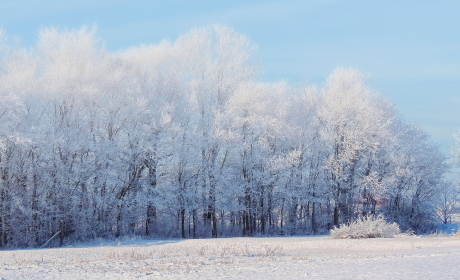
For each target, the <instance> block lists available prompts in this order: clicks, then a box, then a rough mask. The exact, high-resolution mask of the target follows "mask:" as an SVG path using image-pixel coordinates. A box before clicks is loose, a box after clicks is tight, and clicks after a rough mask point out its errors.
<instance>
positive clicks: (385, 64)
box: [0, 0, 460, 153]
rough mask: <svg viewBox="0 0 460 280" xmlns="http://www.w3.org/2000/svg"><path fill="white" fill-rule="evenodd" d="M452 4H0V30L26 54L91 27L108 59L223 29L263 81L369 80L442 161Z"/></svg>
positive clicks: (454, 121) (455, 24) (457, 122)
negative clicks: (252, 48) (244, 46)
mask: <svg viewBox="0 0 460 280" xmlns="http://www.w3.org/2000/svg"><path fill="white" fill-rule="evenodd" d="M459 11H460V1H457V0H455V1H454V0H451V1H449V0H440V1H420V0H419V1H412V0H406V1H392V0H389V1H370V0H367V1H366V0H348V1H345V0H343V1H341V0H321V1H319V0H318V1H308V0H304V1H300V0H284V1H257V0H256V1H165V0H163V1H143V0H137V1H136V0H132V1H127V0H126V1H121V0H119V1H117V0H114V1H105V0H102V1H97V0H92V1H90V0H79V1H61V0H42V1H35V0H2V1H0V26H2V27H3V30H4V31H5V33H6V35H7V36H8V37H10V39H11V38H12V37H13V36H18V37H19V38H21V40H22V45H24V46H27V47H31V46H33V45H34V44H35V42H36V41H37V39H38V32H39V30H40V29H41V28H42V27H51V26H59V27H61V28H68V29H74V28H80V27H81V26H82V25H84V24H87V25H88V26H90V27H91V26H92V25H93V24H96V25H97V27H98V31H97V33H96V34H97V36H98V37H99V38H100V39H101V41H103V42H105V44H106V48H107V49H108V50H109V51H116V50H120V49H125V48H128V47H130V46H137V45H140V44H142V43H143V44H151V43H152V44H157V43H159V42H160V41H161V40H163V39H169V40H171V41H175V39H176V38H177V37H178V36H179V35H180V34H181V33H182V34H184V33H187V32H189V31H190V29H192V28H193V27H202V26H206V25H211V24H215V23H219V24H225V25H228V26H230V27H233V28H234V29H235V30H236V31H237V32H239V33H243V34H245V35H246V36H248V37H249V39H250V40H251V42H252V43H254V44H256V45H257V46H258V48H259V53H260V55H261V58H262V62H261V68H262V70H264V72H265V74H264V76H263V77H262V80H263V81H269V82H271V81H278V80H281V79H284V80H287V81H289V82H290V83H292V84H300V83H305V82H307V83H315V84H318V85H319V86H320V85H322V84H323V83H324V82H325V80H326V78H327V77H328V76H329V75H330V74H331V72H332V71H333V70H334V69H335V68H336V67H337V66H344V67H353V68H356V69H357V70H359V71H361V72H362V73H363V74H366V75H369V81H368V82H369V84H370V86H371V88H373V89H374V90H375V91H377V92H380V93H381V94H383V95H385V96H387V97H388V98H389V99H390V100H391V101H393V102H394V103H395V104H396V105H397V107H398V109H399V111H400V112H401V113H402V114H403V115H404V116H405V118H406V119H407V120H408V121H411V122H417V123H418V124H419V125H420V126H422V127H423V128H424V129H425V130H426V131H428V132H429V133H430V134H431V135H432V136H433V139H434V140H435V141H437V142H439V143H441V145H442V149H443V151H444V152H446V153H448V152H449V149H450V147H451V146H452V145H453V142H454V140H453V137H452V133H454V132H455V131H457V128H458V127H459V126H460V108H459V107H460V106H459V105H460V36H459V35H460V29H459V28H460V17H459V16H458V13H459Z"/></svg>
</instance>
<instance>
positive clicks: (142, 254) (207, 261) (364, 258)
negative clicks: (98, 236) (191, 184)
mask: <svg viewBox="0 0 460 280" xmlns="http://www.w3.org/2000/svg"><path fill="white" fill-rule="evenodd" d="M371 278H372V279H460V238H458V237H453V236H446V235H445V236H436V237H434V236H431V237H430V236H425V237H416V236H406V237H397V238H391V239H390V238H389V239H360V240H351V239H346V240H338V239H332V238H330V237H328V236H322V237H278V238H228V239H207V240H153V241H152V240H150V241H148V240H123V241H121V242H118V243H115V244H108V243H107V242H106V243H104V242H101V244H97V245H96V244H92V245H85V246H73V247H65V248H60V249H40V250H38V249H37V250H12V251H0V279H8V280H10V279H264V280H266V279H371Z"/></svg>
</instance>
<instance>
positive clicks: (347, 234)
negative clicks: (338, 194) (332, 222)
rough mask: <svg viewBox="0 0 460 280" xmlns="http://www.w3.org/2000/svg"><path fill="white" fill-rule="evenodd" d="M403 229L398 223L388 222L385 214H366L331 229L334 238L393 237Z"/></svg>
mask: <svg viewBox="0 0 460 280" xmlns="http://www.w3.org/2000/svg"><path fill="white" fill-rule="evenodd" d="M400 232H401V231H400V229H399V225H398V224H397V223H388V222H386V221H385V219H384V217H383V215H378V216H377V217H376V216H374V215H372V216H365V217H361V218H359V219H358V220H356V221H354V222H352V223H350V224H348V225H347V224H341V225H340V227H338V228H337V227H334V228H333V229H331V236H332V237H333V238H341V239H343V238H378V237H384V238H392V237H394V236H395V235H396V234H399V233H400Z"/></svg>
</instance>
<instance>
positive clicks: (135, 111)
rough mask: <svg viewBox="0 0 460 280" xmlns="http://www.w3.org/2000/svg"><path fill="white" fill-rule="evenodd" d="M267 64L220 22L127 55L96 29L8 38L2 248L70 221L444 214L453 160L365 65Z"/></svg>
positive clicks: (164, 223) (293, 223) (123, 230)
mask: <svg viewBox="0 0 460 280" xmlns="http://www.w3.org/2000/svg"><path fill="white" fill-rule="evenodd" d="M0 34H1V33H0ZM259 60H260V59H259V57H258V55H257V48H256V46H254V45H253V44H251V43H250V41H249V40H248V38H247V37H245V36H243V35H241V34H238V33H236V32H234V31H233V30H232V29H231V28H229V27H225V26H219V25H215V26H211V27H206V28H202V29H193V30H192V31H191V32H189V33H188V34H185V35H181V36H180V37H179V38H178V39H177V40H176V41H175V42H174V43H171V42H169V41H163V42H161V43H160V44H158V45H142V46H140V47H132V48H129V49H127V50H123V51H119V52H108V51H107V50H105V48H104V46H103V44H101V43H100V42H99V41H98V40H97V38H96V37H95V29H94V28H93V29H88V28H87V27H82V28H81V29H79V30H59V29H56V28H45V29H42V30H41V31H40V33H39V39H38V41H37V44H36V46H34V47H33V48H31V49H25V48H23V47H21V46H19V45H18V44H17V43H14V42H13V43H10V42H9V40H6V37H5V36H4V35H3V36H0V96H1V98H0V247H1V248H6V247H36V246H39V245H41V244H43V243H44V242H45V241H46V240H47V239H49V238H50V237H51V236H52V235H53V234H55V233H56V232H57V231H58V230H59V225H60V221H61V220H62V221H64V222H65V229H66V232H65V236H66V239H67V240H68V241H78V240H82V241H84V240H90V239H94V238H98V237H102V238H113V237H120V236H126V235H141V236H152V237H182V238H206V237H224V236H258V235H300V234H320V233H325V232H327V231H328V230H329V229H331V228H332V227H333V226H337V225H339V224H340V223H346V222H351V221H353V220H355V219H356V218H358V217H360V216H363V215H369V214H380V213H382V214H384V215H385V217H386V218H387V219H388V220H391V221H396V222H397V223H398V224H400V225H401V227H402V228H403V229H413V230H416V231H419V230H423V229H425V228H427V227H428V226H429V225H431V224H432V223H433V221H434V219H435V217H436V209H437V208H436V207H437V206H438V205H437V200H436V194H437V192H439V190H441V189H443V188H444V187H445V181H444V180H443V174H444V173H445V172H446V171H447V168H448V166H447V165H446V163H445V156H444V155H443V154H442V153H441V152H440V149H439V147H438V145H437V144H436V143H433V141H432V140H431V138H430V136H429V135H428V134H427V133H426V132H424V131H423V130H422V129H421V128H420V127H419V126H417V125H415V124H411V123H408V122H406V121H405V120H404V119H403V117H402V116H401V115H400V114H399V113H398V112H397V110H396V108H395V106H394V105H393V104H392V103H391V102H389V101H388V100H387V99H385V98H384V97H383V96H381V95H379V94H376V93H374V92H373V91H372V89H370V87H369V86H368V85H367V84H366V79H365V77H364V76H363V75H362V74H360V73H359V72H358V71H356V70H353V69H347V68H337V69H336V70H334V71H333V73H332V74H331V75H330V77H329V78H328V79H327V81H326V82H325V84H324V85H323V86H322V87H320V88H318V87H316V86H314V85H305V86H292V85H289V84H288V83H286V82H283V81H281V82H275V83H264V82H260V75H261V71H260V68H259Z"/></svg>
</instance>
